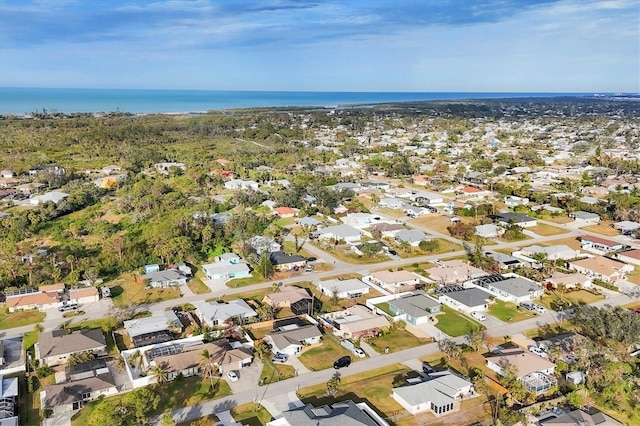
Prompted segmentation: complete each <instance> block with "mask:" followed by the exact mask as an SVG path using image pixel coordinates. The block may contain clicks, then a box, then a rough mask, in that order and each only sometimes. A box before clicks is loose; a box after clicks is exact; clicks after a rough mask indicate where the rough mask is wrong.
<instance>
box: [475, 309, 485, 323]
mask: <svg viewBox="0 0 640 426" xmlns="http://www.w3.org/2000/svg"><path fill="white" fill-rule="evenodd" d="M471 316H472V317H473V318H475V319H477V320H478V321H486V320H487V316H486V315H485V314H483V313H482V312H476V311H473V312H471Z"/></svg>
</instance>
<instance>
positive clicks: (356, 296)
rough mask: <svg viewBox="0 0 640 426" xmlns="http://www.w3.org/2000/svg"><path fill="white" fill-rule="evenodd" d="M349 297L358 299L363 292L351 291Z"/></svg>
mask: <svg viewBox="0 0 640 426" xmlns="http://www.w3.org/2000/svg"><path fill="white" fill-rule="evenodd" d="M349 297H350V298H352V299H357V298H358V297H362V292H361V291H360V292H357V293H351V294H349Z"/></svg>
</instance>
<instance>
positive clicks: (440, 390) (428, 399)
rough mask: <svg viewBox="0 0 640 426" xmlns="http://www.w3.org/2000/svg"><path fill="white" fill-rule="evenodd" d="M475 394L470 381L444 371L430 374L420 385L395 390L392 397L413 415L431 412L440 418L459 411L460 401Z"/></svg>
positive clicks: (400, 387) (410, 385)
mask: <svg viewBox="0 0 640 426" xmlns="http://www.w3.org/2000/svg"><path fill="white" fill-rule="evenodd" d="M474 394H475V392H474V391H473V385H472V383H471V382H470V381H469V380H467V379H463V378H462V377H460V376H458V375H456V374H453V373H452V372H450V371H442V372H438V373H433V374H430V375H429V376H428V377H427V378H426V379H425V380H424V381H420V382H419V383H416V384H409V385H407V386H399V387H396V388H393V392H392V394H391V396H392V397H393V399H395V400H396V401H397V402H398V404H400V405H402V406H403V407H404V409H405V410H407V411H408V412H409V413H411V414H418V413H422V412H424V411H431V412H432V413H433V414H434V415H436V416H438V417H439V416H443V415H445V414H448V413H451V412H455V411H458V410H459V409H460V401H461V400H462V399H463V398H464V397H465V396H472V395H474Z"/></svg>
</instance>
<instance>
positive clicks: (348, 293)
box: [315, 278, 371, 299]
mask: <svg viewBox="0 0 640 426" xmlns="http://www.w3.org/2000/svg"><path fill="white" fill-rule="evenodd" d="M315 285H316V287H318V290H320V291H321V292H322V294H325V295H327V296H333V295H334V294H335V295H336V297H338V298H339V299H355V298H358V297H362V296H363V295H364V294H368V293H369V289H370V288H371V287H369V286H368V285H367V284H365V283H363V282H362V281H360V280H359V279H357V278H352V279H348V280H326V281H317V282H316V283H315Z"/></svg>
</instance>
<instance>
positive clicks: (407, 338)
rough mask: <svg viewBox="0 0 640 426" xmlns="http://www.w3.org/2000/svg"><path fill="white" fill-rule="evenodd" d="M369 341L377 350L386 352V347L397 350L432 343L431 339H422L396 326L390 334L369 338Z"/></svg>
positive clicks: (393, 350) (391, 350)
mask: <svg viewBox="0 0 640 426" xmlns="http://www.w3.org/2000/svg"><path fill="white" fill-rule="evenodd" d="M367 343H369V344H370V345H371V346H372V347H373V348H374V349H375V350H376V351H377V352H379V353H384V350H385V348H389V352H397V351H401V350H403V349H408V348H414V347H416V346H420V345H424V344H427V343H431V340H430V339H420V338H418V337H416V336H414V335H413V334H411V333H409V332H408V331H406V330H403V329H400V328H397V327H396V328H394V329H393V330H392V331H390V332H389V333H388V334H385V335H383V336H380V337H375V338H372V339H369V340H367Z"/></svg>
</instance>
